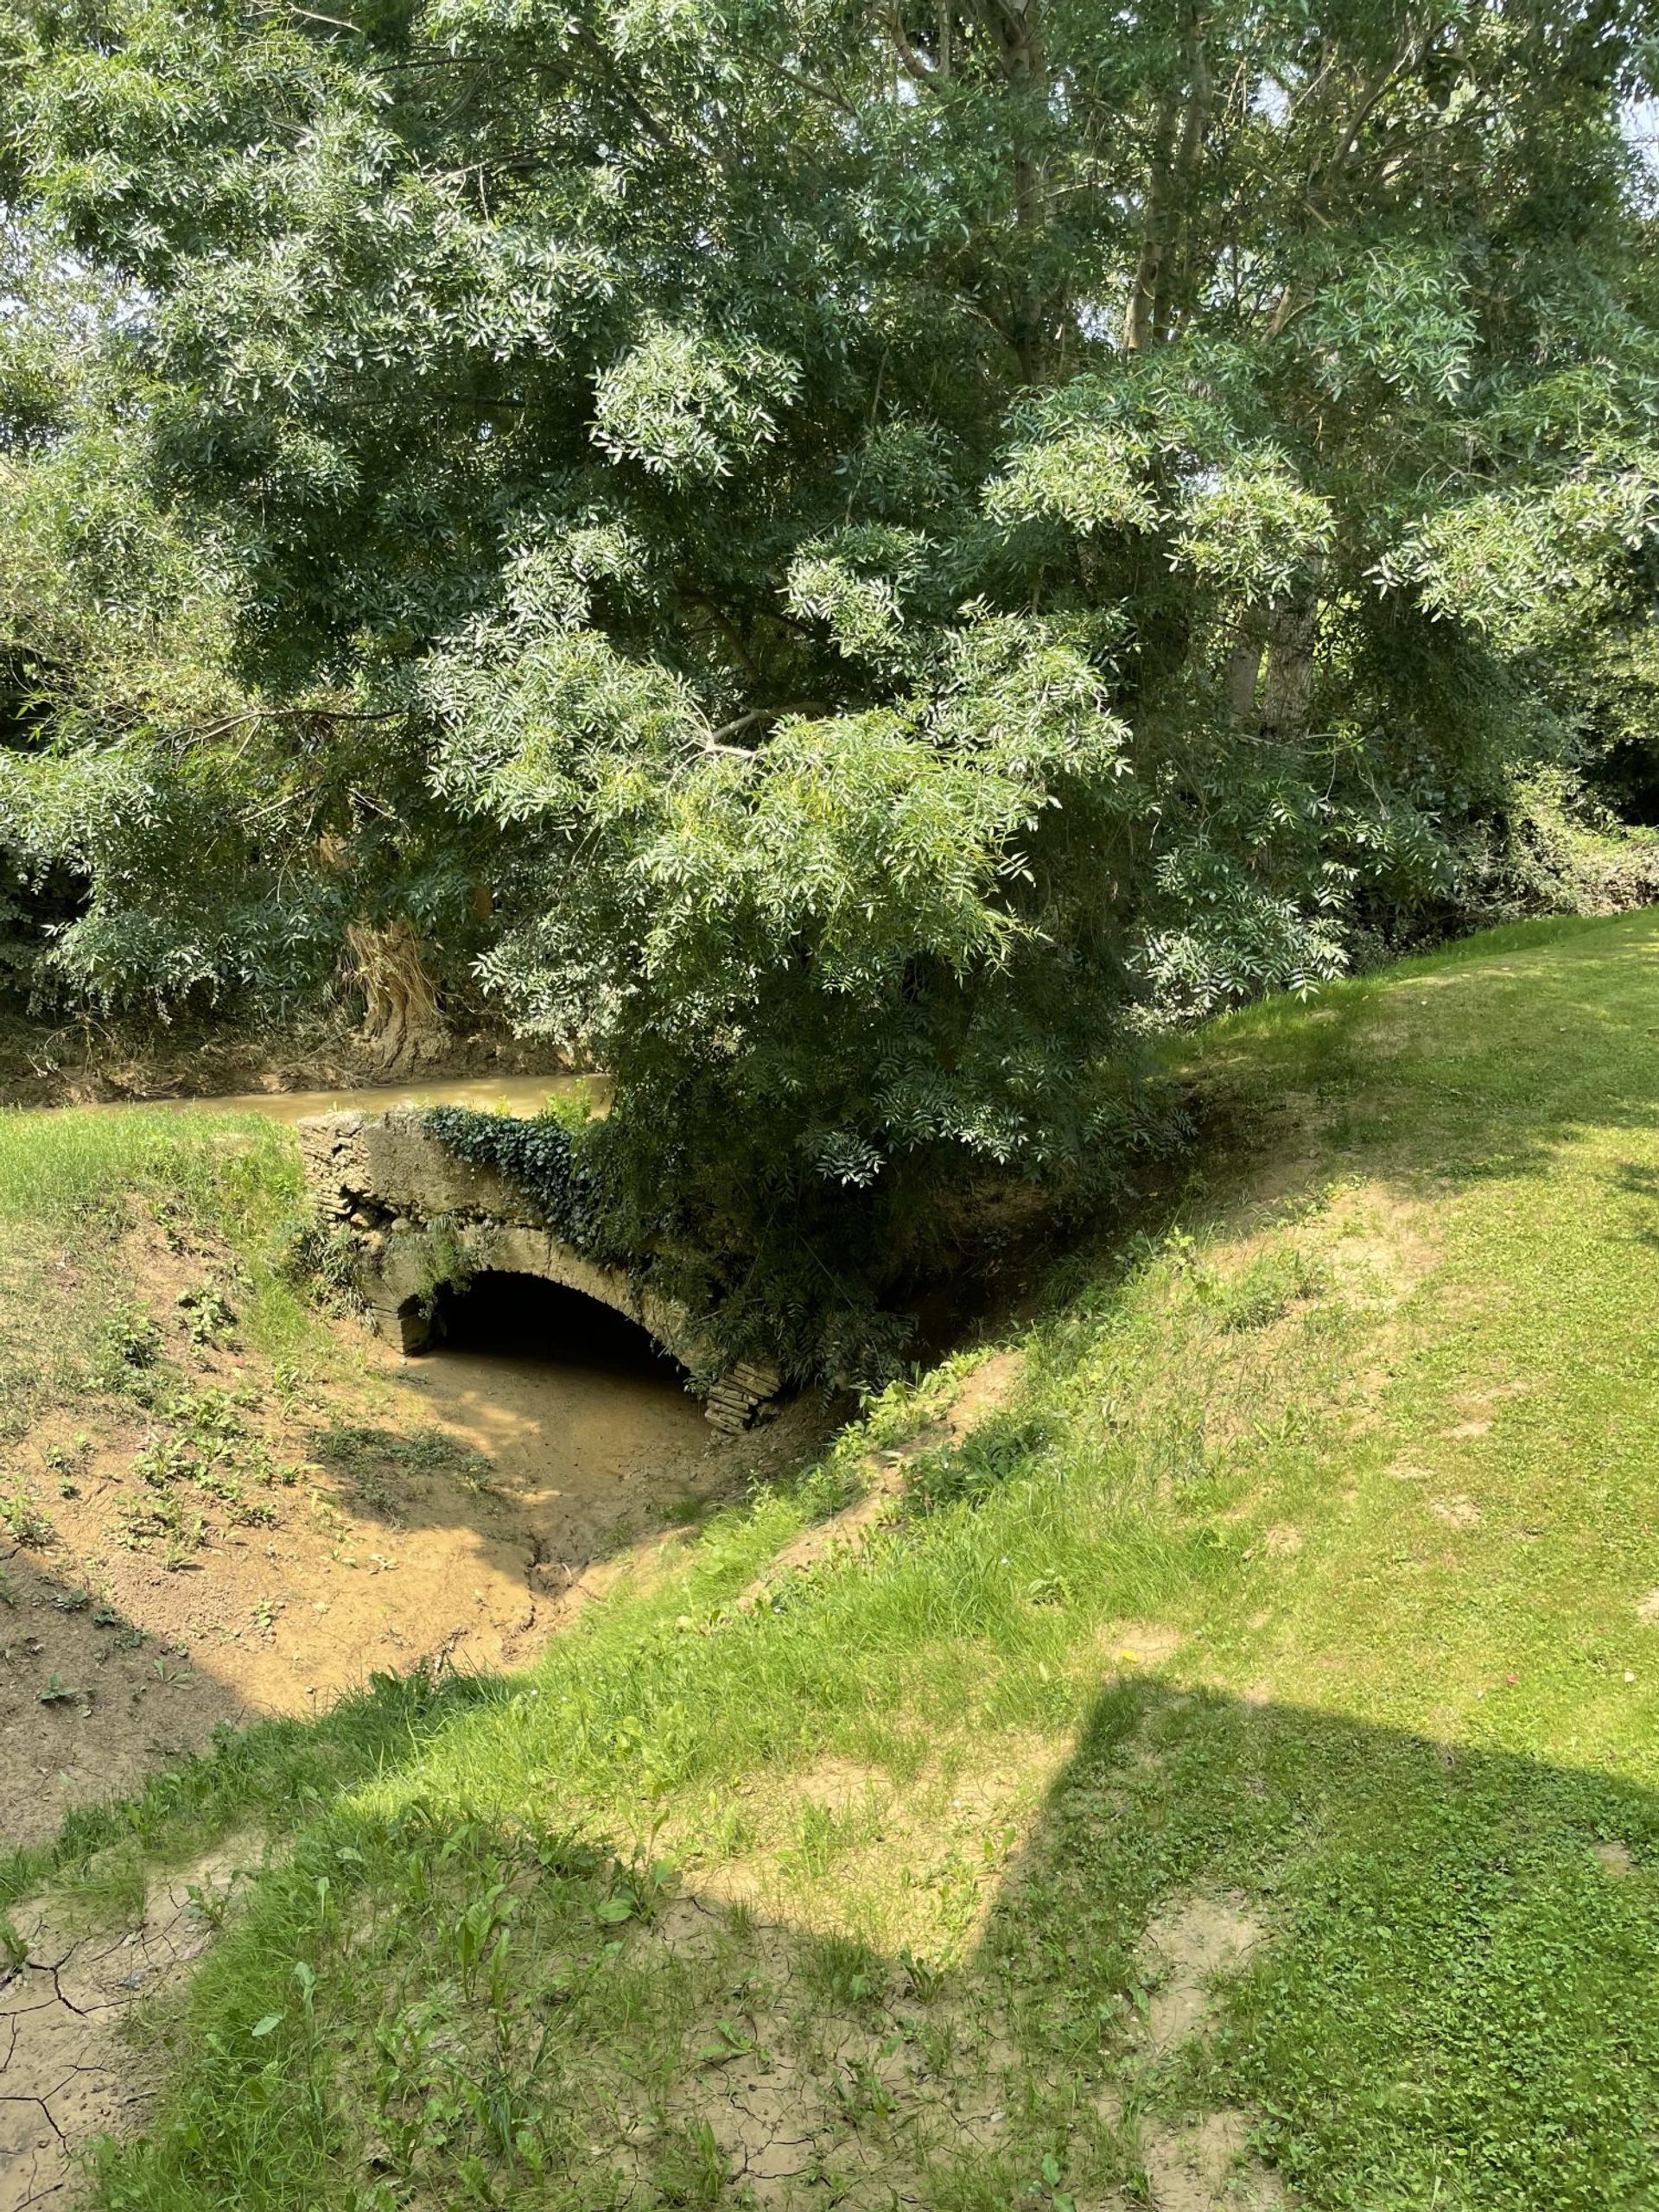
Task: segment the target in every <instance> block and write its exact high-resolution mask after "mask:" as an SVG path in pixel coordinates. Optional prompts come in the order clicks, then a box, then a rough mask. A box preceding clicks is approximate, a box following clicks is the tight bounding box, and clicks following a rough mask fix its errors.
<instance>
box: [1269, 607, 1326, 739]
mask: <svg viewBox="0 0 1659 2212" xmlns="http://www.w3.org/2000/svg"><path fill="white" fill-rule="evenodd" d="M1318 628H1319V601H1317V600H1316V599H1315V598H1313V595H1312V594H1309V595H1308V596H1307V597H1306V598H1305V599H1295V600H1282V601H1280V603H1279V605H1278V606H1276V607H1274V608H1273V609H1272V611H1271V613H1269V614H1268V673H1267V681H1266V682H1265V683H1263V685H1262V728H1264V729H1270V730H1272V731H1273V732H1274V734H1275V735H1276V736H1279V737H1294V736H1297V735H1298V734H1300V731H1301V729H1302V728H1303V725H1304V724H1305V723H1306V720H1307V696H1308V693H1309V691H1310V690H1312V689H1313V640H1314V636H1315V633H1316V632H1317V631H1318Z"/></svg>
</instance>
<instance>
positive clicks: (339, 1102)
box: [67, 1075, 607, 1128]
mask: <svg viewBox="0 0 1659 2212" xmlns="http://www.w3.org/2000/svg"><path fill="white" fill-rule="evenodd" d="M606 1090H607V1086H606V1082H605V1078H604V1077H602V1076H582V1075H513V1076H485V1077H465V1078H463V1079H461V1080H458V1081H455V1082H453V1083H410V1084H385V1083H383V1084H365V1085H361V1086H359V1087H358V1088H356V1089H352V1088H343V1089H341V1090H238V1091H232V1092H228V1093H223V1094H217V1095H213V1094H210V1095H207V1096H189V1097H180V1098H150V1099H133V1100H124V1101H122V1102H121V1103H120V1105H119V1106H118V1107H114V1106H111V1104H109V1103H105V1104H103V1105H100V1106H98V1107H96V1108H93V1109H91V1110H92V1111H94V1112H98V1113H107V1112H111V1111H122V1112H124V1111H126V1110H128V1109H129V1108H130V1106H133V1105H146V1106H163V1107H167V1108H168V1109H172V1110H175V1111H176V1112H180V1113H193V1114H262V1115H264V1116H265V1117H266V1119H267V1120H269V1121H272V1122H284V1123H286V1124H287V1125H288V1126H289V1127H290V1128H291V1127H292V1125H293V1124H294V1123H295V1122H302V1121H304V1120H306V1119H307V1117H308V1116H310V1115H313V1114H389V1113H391V1111H392V1110H393V1109H394V1108H397V1107H399V1106H475V1107H477V1108H478V1109H480V1111H481V1112H484V1113H488V1112H491V1111H493V1110H494V1109H499V1108H505V1109H506V1110H507V1111H508V1112H509V1113H512V1114H518V1115H525V1116H528V1115H531V1114H538V1113H540V1111H541V1110H542V1109H543V1107H544V1106H545V1105H546V1104H547V1103H548V1102H549V1100H550V1099H553V1098H561V1097H563V1098H569V1097H579V1096H586V1097H587V1098H588V1100H589V1101H590V1102H591V1103H593V1105H594V1106H595V1107H596V1108H602V1107H603V1105H604V1103H605V1098H606ZM67 1110H69V1111H71V1112H75V1111H83V1112H84V1111H86V1110H87V1109H84V1108H81V1109H76V1108H71V1109H67Z"/></svg>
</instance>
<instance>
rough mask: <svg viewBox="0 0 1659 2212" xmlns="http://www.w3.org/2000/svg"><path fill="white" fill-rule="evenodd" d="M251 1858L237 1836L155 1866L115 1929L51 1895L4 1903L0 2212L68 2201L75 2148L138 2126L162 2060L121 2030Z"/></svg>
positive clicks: (173, 1983)
mask: <svg viewBox="0 0 1659 2212" xmlns="http://www.w3.org/2000/svg"><path fill="white" fill-rule="evenodd" d="M257 1857H258V1847H257V1845H255V1844H253V1843H251V1842H250V1841H248V1840H243V1841H242V1842H241V1843H239V1844H238V1843H231V1844H226V1845H221V1846H220V1847H219V1848H218V1849H216V1850H215V1851H213V1852H212V1853H209V1854H208V1855H207V1857H205V1858H203V1859H200V1860H198V1861H197V1862H196V1864H195V1865H194V1866H189V1867H187V1868H185V1869H183V1870H182V1871H181V1872H176V1873H173V1874H164V1875H159V1876H157V1877H156V1878H155V1879H154V1880H153V1881H152V1883H151V1884H150V1885H149V1891H148V1892H147V1894H146V1896H145V1898H144V1902H143V1914H142V1916H141V1918H140V1920H139V1922H138V1924H137V1926H136V1927H133V1928H130V1929H125V1930H124V1931H123V1932H121V1933H119V1934H116V1933H111V1932H110V1931H107V1930H105V1932H103V1933H99V1934H86V1933H85V1932H80V1931H78V1930H77V1929H76V1926H75V1923H74V1921H73V1917H72V1916H70V1915H69V1914H68V1913H67V1911H66V1910H65V1908H64V1907H63V1906H62V1905H61V1904H54V1903H53V1902H51V1901H50V1900H46V1901H41V1902H38V1903H36V1904H33V1905H29V1906H24V1907H22V1908H20V1909H19V1910H16V1911H14V1912H13V1914H12V1916H11V1924H12V1929H13V1932H14V1933H15V1935H16V1937H17V1938H18V1941H19V1942H20V1943H21V1944H22V1947H23V1955H22V1957H21V1958H12V1959H10V1960H9V1961H5V1962H3V1963H0V2212H25V2208H28V2212H34V2208H35V2207H36V2206H40V2205H50V2206H53V2207H56V2206H58V2205H60V2204H67V2202H68V2201H69V2199H70V2197H71V2196H72V2194H73V2183H74V2180H75V2168H74V2165H73V2158H74V2155H75V2153H76V2152H78V2151H79V2150H80V2149H81V2148H82V2147H83V2146H84V2145H86V2143H87V2142H88V2141H90V2139H92V2137H93V2136H94V2135H99V2134H104V2133H111V2134H118V2135H119V2134H128V2133H132V2132H133V2131H134V2130H135V2129H136V2128H137V2126H141V2125H142V2123H143V2117H144V2114H145V2113H146V2111H147V2110H148V2108H149V2105H150V2103H151V2101H153V2098H154V2096H155V2094H156V2088H157V2086H158V2079H159V2076H160V2074H161V2072H162V2066H161V2063H160V2055H159V2054H154V2055H153V2054H152V2053H150V2052H148V2051H146V2050H145V2049H144V2047H143V2042H142V2040H141V2039H139V2038H136V2037H133V2036H132V2035H131V2034H130V2033H129V2032H127V2031H128V2029H129V2028H130V2024H131V2022H132V2019H133V2018H134V2016H135V2015H136V2014H137V2013H138V2012H139V2011H140V2010H141V2009H142V2010H143V2012H149V2011H151V2010H152V2009H153V2008H154V2006H155V2005H156V2000H157V1999H160V1998H162V1997H163V1996H164V1995H166V1994H167V1993H168V1992H169V1991H172V1990H174V1989H175V1988H176V1987H177V1986H179V1985H180V1984H181V1982H182V1981H183V1980H185V1978H186V1977H187V1976H188V1974H189V1972H190V1970H191V1967H193V1965H194V1962H195V1961H196V1960H197V1959H199V1958H200V1956H201V1955H202V1953H203V1952H204V1951H205V1950H206V1949H207V1946H208V1944H209V1943H210V1942H212V1941H213V1929H214V1926H215V1925H216V1923H217V1922H218V1920H219V1918H220V1917H222V1915H223V1913H224V1911H225V1910H226V1906H227V1905H228V1904H230V1902H231V1900H232V1896H233V1893H234V1891H235V1887H236V1885H237V1882H238V1878H240V1876H241V1874H242V1873H243V1872H244V1870H245V1869H246V1868H248V1867H249V1866H251V1865H252V1864H254V1863H256V1862H257Z"/></svg>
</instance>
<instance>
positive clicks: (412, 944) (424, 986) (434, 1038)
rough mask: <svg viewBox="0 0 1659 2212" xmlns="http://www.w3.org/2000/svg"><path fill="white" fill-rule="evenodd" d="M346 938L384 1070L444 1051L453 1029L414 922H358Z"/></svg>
mask: <svg viewBox="0 0 1659 2212" xmlns="http://www.w3.org/2000/svg"><path fill="white" fill-rule="evenodd" d="M346 947H347V949H348V950H349V951H350V953H351V956H352V958H353V961H354V962H355V963H356V965H357V979H358V982H359V986H360V988H361V989H362V993H363V1029H362V1037H363V1041H364V1043H365V1045H366V1046H368V1048H369V1050H370V1052H372V1055H373V1057H374V1060H375V1065H376V1066H377V1067H378V1069H379V1071H380V1072H381V1073H382V1074H383V1075H397V1074H402V1073H404V1071H407V1070H409V1069H410V1068H412V1067H415V1066H416V1065H418V1064H419V1063H420V1062H421V1061H422V1060H426V1059H430V1058H433V1057H434V1055H435V1054H436V1053H437V1052H441V1051H442V1048H443V1046H444V1044H445V1042H446V1039H447V1035H448V1033H447V1031H446V1030H445V1028H444V1024H443V1017H442V1014H440V1012H439V1010H438V993H437V986H436V984H435V982H433V980H432V977H431V976H430V974H429V972H428V969H427V966H426V963H425V960H424V958H423V954H422V948H421V940H420V935H419V932H418V931H416V927H415V925H414V924H413V923H412V922H410V921H407V920H404V919H403V918H401V917H400V918H398V919H397V921H392V922H383V923H379V924H375V923H372V922H368V921H358V922H353V924H352V925H351V927H350V929H349V930H347V931H346Z"/></svg>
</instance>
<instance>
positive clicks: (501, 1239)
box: [298, 1109, 779, 1430]
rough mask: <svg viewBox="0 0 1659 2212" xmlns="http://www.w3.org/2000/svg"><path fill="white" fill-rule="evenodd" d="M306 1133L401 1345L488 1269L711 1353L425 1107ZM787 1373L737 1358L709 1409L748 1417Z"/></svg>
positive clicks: (390, 1332) (379, 1319) (388, 1329)
mask: <svg viewBox="0 0 1659 2212" xmlns="http://www.w3.org/2000/svg"><path fill="white" fill-rule="evenodd" d="M298 1134H299V1140H300V1149H301V1153H302V1156H303V1159H304V1161H305V1179H306V1185H307V1188H308V1192H309V1193H310V1196H311V1199H312V1202H313V1204H314V1205H315V1207H316V1210H317V1211H318V1213H319V1214H320V1215H321V1217H322V1219H323V1220H324V1221H326V1222H327V1223H329V1224H331V1225H333V1226H334V1227H337V1228H340V1229H343V1230H346V1232H347V1234H348V1235H349V1236H350V1237H351V1239H352V1242H353V1246H354V1248H355V1263H356V1273H357V1281H358V1286H359V1289H360V1290H361V1292H362V1294H363V1299H364V1302H365V1306H366V1307H367V1309H368V1313H369V1319H370V1321H371V1323H372V1326H373V1327H374V1328H375V1329H376V1331H377V1332H378V1333H380V1334H382V1335H385V1336H389V1337H391V1338H392V1339H393V1341H394V1342H396V1343H398V1344H401V1345H402V1347H403V1349H404V1351H406V1352H420V1351H426V1350H427V1349H428V1348H429V1344H431V1342H432V1321H431V1315H432V1311H433V1301H434V1297H435V1293H436V1292H437V1291H438V1290H439V1289H440V1288H441V1287H442V1286H443V1285H444V1284H445V1283H446V1282H457V1281H464V1280H465V1279H466V1278H467V1276H470V1275H474V1274H484V1273H486V1271H487V1272H493V1273H499V1274H522V1275H537V1276H539V1277H540V1278H541V1279H542V1280H543V1281H545V1282H551V1283H557V1284H560V1285H562V1286H563V1287H564V1288H566V1289H569V1290H574V1291H578V1292H580V1293H581V1294H582V1296H583V1297H585V1298H591V1299H593V1300H595V1301H596V1303H598V1304H599V1305H601V1306H610V1307H611V1308H612V1309H613V1311H614V1312H616V1313H622V1314H625V1315H626V1317H627V1319H629V1320H630V1321H633V1322H637V1323H638V1324H639V1326H640V1327H641V1328H643V1329H644V1330H645V1332H647V1334H648V1335H650V1336H651V1337H652V1338H653V1339H654V1340H655V1341H656V1343H657V1344H659V1345H661V1347H662V1349H663V1350H664V1351H666V1352H668V1353H670V1354H671V1356H672V1357H674V1358H675V1359H677V1360H678V1361H679V1363H680V1364H681V1365H682V1366H683V1367H685V1368H689V1369H693V1370H695V1369H696V1368H697V1367H699V1366H700V1365H703V1364H706V1358H705V1355H706V1349H707V1348H706V1345H705V1344H704V1342H703V1339H702V1332H701V1330H700V1329H699V1327H698V1325H697V1324H696V1321H695V1319H694V1318H693V1317H692V1316H691V1315H690V1314H689V1313H687V1312H686V1310H685V1309H684V1307H683V1306H678V1305H676V1304H674V1303H673V1302H672V1301H671V1300H666V1299H662V1298H658V1297H657V1296H656V1295H655V1294H654V1293H652V1291H650V1290H641V1289H639V1287H636V1285H635V1284H634V1282H633V1281H632V1280H631V1278H630V1277H629V1276H628V1275H626V1274H624V1273H623V1272H622V1271H621V1270H620V1268H601V1267H596V1266H595V1265H594V1262H592V1261H591V1260H588V1259H585V1258H584V1257H583V1256H582V1254H581V1253H579V1252H575V1251H573V1250H572V1249H570V1247H569V1245H568V1244H564V1243H561V1242H560V1240H559V1238H558V1237H556V1236H554V1234H553V1233H552V1231H551V1230H550V1229H549V1227H548V1225H547V1223H546V1221H545V1220H544V1219H543V1217H542V1215H541V1214H540V1212H539V1211H537V1206H536V1203H535V1201H534V1199H532V1198H530V1197H529V1196H528V1195H527V1194H526V1193H525V1192H523V1191H521V1190H519V1189H518V1188H517V1186H516V1185H513V1184H512V1183H510V1182H509V1181H508V1180H507V1179H506V1178H505V1176H502V1175H499V1174H497V1173H495V1171H494V1170H493V1168H489V1167H480V1166H474V1164H473V1163H472V1162H471V1161H469V1160H460V1159H457V1157H456V1156H455V1154H454V1153H452V1152H450V1151H449V1150H448V1148H447V1147H445V1146H444V1145H442V1144H441V1143H440V1142H439V1141H438V1140H437V1138H436V1137H435V1136H433V1135H430V1134H429V1132H428V1130H427V1129H426V1128H425V1126H424V1124H423V1122H422V1119H421V1116H420V1114H419V1112H418V1111H417V1110H416V1111H411V1110H409V1109H402V1110H394V1111H393V1112H391V1113H387V1114H358V1113H351V1114H319V1115H317V1116H314V1117H313V1118H311V1119H309V1120H308V1121H303V1122H300V1123H299V1125H298ZM778 1389H779V1376H778V1374H777V1373H776V1371H775V1370H772V1369H769V1368H762V1367H757V1366H752V1365H747V1364H744V1365H740V1366H737V1367H734V1368H732V1369H731V1370H728V1372H727V1373H726V1374H725V1375H723V1376H721V1377H720V1378H719V1380H718V1381H716V1382H715V1383H714V1384H713V1386H712V1387H711V1388H710V1389H709V1393H708V1396H707V1398H706V1400H705V1408H706V1411H707V1413H708V1416H709V1420H710V1421H712V1422H713V1423H714V1424H715V1427H717V1428H722V1429H727V1430H737V1429H741V1428H747V1427H748V1426H749V1424H750V1422H751V1421H753V1420H754V1418H755V1416H756V1415H757V1414H759V1413H760V1410H761V1409H762V1408H764V1407H766V1405H767V1404H768V1403H769V1402H770V1401H771V1400H772V1398H773V1397H774V1396H775V1395H776V1393H777V1391H778Z"/></svg>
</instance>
